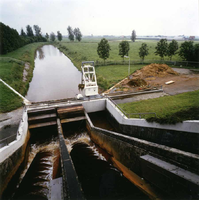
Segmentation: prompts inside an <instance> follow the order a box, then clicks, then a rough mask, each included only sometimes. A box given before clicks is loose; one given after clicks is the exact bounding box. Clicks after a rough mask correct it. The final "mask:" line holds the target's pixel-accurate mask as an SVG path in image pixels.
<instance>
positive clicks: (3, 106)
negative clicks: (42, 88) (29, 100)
mask: <svg viewBox="0 0 199 200" xmlns="http://www.w3.org/2000/svg"><path fill="white" fill-rule="evenodd" d="M44 44H46V43H32V44H28V45H26V46H24V47H21V48H19V49H17V50H15V51H13V52H10V53H8V54H6V55H1V56H0V78H1V79H3V80H4V81H5V82H6V83H8V84H9V85H10V86H11V87H13V88H14V89H15V90H17V91H18V92H19V93H20V94H22V95H24V96H25V95H26V93H27V90H28V87H29V82H30V81H31V79H32V72H33V69H34V58H35V52H36V49H37V48H38V47H40V46H42V45H44ZM25 62H27V63H29V66H30V67H29V70H28V75H27V76H26V78H27V81H26V82H23V70H24V67H25V65H24V64H25ZM0 102H1V103H0V112H1V113H2V112H8V111H11V110H14V109H16V108H18V107H20V106H22V99H21V98H20V97H18V96H17V95H16V94H15V93H13V92H12V91H11V90H10V89H9V88H7V87H6V86H4V84H3V83H2V82H0Z"/></svg>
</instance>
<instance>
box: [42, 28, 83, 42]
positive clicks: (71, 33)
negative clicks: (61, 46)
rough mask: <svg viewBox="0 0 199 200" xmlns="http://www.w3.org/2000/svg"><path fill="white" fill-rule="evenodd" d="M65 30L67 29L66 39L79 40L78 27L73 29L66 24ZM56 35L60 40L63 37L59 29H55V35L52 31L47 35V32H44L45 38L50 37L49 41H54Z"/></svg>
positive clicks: (80, 35)
mask: <svg viewBox="0 0 199 200" xmlns="http://www.w3.org/2000/svg"><path fill="white" fill-rule="evenodd" d="M67 31H68V39H69V40H70V41H74V40H77V41H79V42H80V41H81V39H82V33H81V31H80V29H79V28H75V29H74V30H73V29H72V27H71V26H68V28H67ZM56 37H57V39H58V40H59V41H61V40H62V39H63V36H62V34H61V32H60V31H57V35H55V33H54V32H51V33H50V36H49V35H48V33H46V35H45V38H46V39H47V40H48V39H50V41H51V42H54V41H55V40H56Z"/></svg>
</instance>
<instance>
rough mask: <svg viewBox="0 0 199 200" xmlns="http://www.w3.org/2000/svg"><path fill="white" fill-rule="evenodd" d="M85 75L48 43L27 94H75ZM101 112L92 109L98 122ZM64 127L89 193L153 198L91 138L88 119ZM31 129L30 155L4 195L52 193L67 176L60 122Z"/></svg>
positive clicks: (89, 195)
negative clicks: (54, 182)
mask: <svg viewBox="0 0 199 200" xmlns="http://www.w3.org/2000/svg"><path fill="white" fill-rule="evenodd" d="M80 78H81V73H80V72H79V71H78V70H77V68H76V67H75V66H74V65H73V64H72V62H71V61H70V60H69V59H68V58H67V57H66V56H65V55H64V54H62V53H61V52H60V51H59V50H58V49H57V48H55V47H53V46H51V45H48V46H43V47H42V48H41V49H39V50H38V51H37V53H36V58H35V69H34V74H33V79H32V82H31V83H30V88H29V91H28V94H27V96H26V98H27V99H29V100H30V101H34V102H38V101H45V100H55V99H62V98H69V97H74V96H75V94H77V93H79V91H78V84H79V83H80ZM98 117H99V123H101V121H100V116H98ZM98 117H97V116H96V115H92V114H91V118H92V119H93V120H94V121H93V122H94V123H97V118H98ZM63 132H64V137H65V143H66V145H67V148H68V151H69V152H70V155H71V158H72V160H73V163H74V166H75V169H76V172H77V175H78V179H79V181H80V183H81V186H82V189H83V192H84V196H85V198H86V199H91V200H92V199H148V197H147V196H146V195H145V194H143V193H142V192H141V191H140V190H139V189H138V188H136V187H135V186H134V185H133V184H132V183H131V182H130V181H128V180H127V179H126V178H125V177H124V176H123V175H122V173H121V172H120V171H119V170H118V169H117V168H115V167H114V166H113V164H112V163H111V161H110V160H111V159H110V158H109V155H108V154H107V153H106V152H104V151H103V150H102V149H100V148H99V147H98V146H97V145H96V144H94V143H93V142H92V141H91V139H90V137H89V135H88V133H87V130H86V125H85V122H73V123H69V124H65V125H64V124H63ZM30 133H31V138H30V141H29V148H28V151H27V152H28V153H27V158H26V160H27V161H26V163H24V164H23V166H21V167H20V168H19V170H18V172H17V173H16V175H15V176H14V178H13V179H12V180H11V182H10V183H9V185H8V187H7V189H6V190H5V192H4V195H3V199H50V198H49V191H50V187H51V186H50V185H51V181H52V180H53V179H57V178H60V177H62V172H61V161H60V152H59V142H58V133H57V126H51V127H45V128H37V129H33V130H32V129H31V130H30Z"/></svg>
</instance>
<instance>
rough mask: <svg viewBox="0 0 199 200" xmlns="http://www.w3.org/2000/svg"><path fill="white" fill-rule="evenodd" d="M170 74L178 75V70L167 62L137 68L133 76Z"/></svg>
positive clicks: (143, 76)
mask: <svg viewBox="0 0 199 200" xmlns="http://www.w3.org/2000/svg"><path fill="white" fill-rule="evenodd" d="M169 74H172V75H178V73H177V72H175V71H174V70H173V69H172V68H171V67H169V66H168V65H166V64H155V63H152V64H150V65H147V66H145V67H143V68H142V69H140V70H137V71H136V72H135V73H133V76H134V77H139V78H141V79H143V78H147V77H165V76H167V75H169Z"/></svg>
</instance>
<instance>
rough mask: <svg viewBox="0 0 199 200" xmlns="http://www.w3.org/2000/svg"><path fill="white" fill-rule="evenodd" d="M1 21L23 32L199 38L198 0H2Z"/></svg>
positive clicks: (0, 7) (0, 3)
mask: <svg viewBox="0 0 199 200" xmlns="http://www.w3.org/2000/svg"><path fill="white" fill-rule="evenodd" d="M0 21H1V22H3V23H4V24H6V25H8V26H10V27H11V28H14V29H16V30H17V31H19V32H20V30H21V28H24V30H26V28H25V27H26V25H28V24H29V25H31V26H33V25H39V26H40V27H41V29H42V33H44V34H45V33H46V32H47V33H51V32H55V33H57V31H58V30H59V31H60V32H61V33H62V34H63V35H67V27H68V26H69V25H70V26H72V28H75V27H79V28H80V30H81V32H82V33H83V35H91V34H93V35H130V34H131V32H132V30H133V29H135V30H136V33H137V35H188V36H189V35H194V36H195V35H198V36H199V0H0Z"/></svg>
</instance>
